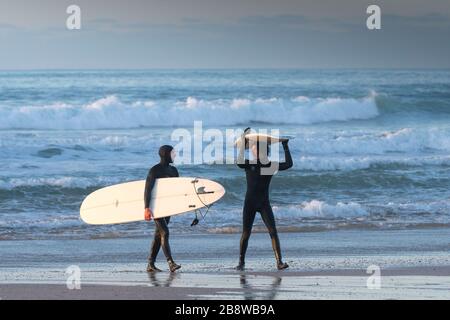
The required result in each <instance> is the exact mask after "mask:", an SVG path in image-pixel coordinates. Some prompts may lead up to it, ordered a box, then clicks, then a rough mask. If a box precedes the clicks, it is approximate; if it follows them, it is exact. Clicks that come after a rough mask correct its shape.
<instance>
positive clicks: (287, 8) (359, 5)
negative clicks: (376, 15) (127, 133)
mask: <svg viewBox="0 0 450 320" xmlns="http://www.w3.org/2000/svg"><path fill="white" fill-rule="evenodd" d="M72 4H76V5H78V6H79V7H80V8H81V23H82V27H81V30H68V29H67V28H66V19H67V18H68V16H69V15H68V14H67V13H66V9H67V7H68V6H69V5H72ZM371 4H376V5H378V6H380V8H381V14H382V16H381V26H382V28H381V30H368V29H367V27H366V19H367V17H368V14H367V13H366V9H367V7H368V6H369V5H371ZM449 39H450V1H449V0H429V1H426V2H425V1H423V0H420V1H419V0H389V1H379V0H339V1H336V0H304V1H302V0H276V1H275V0H270V1H269V0H121V1H119V0H69V1H66V0H40V1H35V0H8V1H7V0H0V69H153V68H450V58H449V57H450V41H449Z"/></svg>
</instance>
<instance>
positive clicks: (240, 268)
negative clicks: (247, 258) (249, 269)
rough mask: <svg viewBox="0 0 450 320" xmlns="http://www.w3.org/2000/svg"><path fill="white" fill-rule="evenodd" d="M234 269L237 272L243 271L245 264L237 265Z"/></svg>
mask: <svg viewBox="0 0 450 320" xmlns="http://www.w3.org/2000/svg"><path fill="white" fill-rule="evenodd" d="M235 269H236V270H237V271H244V270H245V263H239V264H238V265H237V267H236V268H235Z"/></svg>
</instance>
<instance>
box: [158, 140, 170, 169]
mask: <svg viewBox="0 0 450 320" xmlns="http://www.w3.org/2000/svg"><path fill="white" fill-rule="evenodd" d="M172 150H173V147H172V146H169V145H164V146H162V147H161V148H159V156H160V158H161V164H164V165H169V163H172V162H173V160H172V157H171V155H170V153H171V152H172Z"/></svg>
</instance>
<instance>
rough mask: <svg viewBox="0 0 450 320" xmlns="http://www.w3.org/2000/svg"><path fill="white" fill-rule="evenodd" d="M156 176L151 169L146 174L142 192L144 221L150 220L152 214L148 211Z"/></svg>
mask: <svg viewBox="0 0 450 320" xmlns="http://www.w3.org/2000/svg"><path fill="white" fill-rule="evenodd" d="M155 182H156V176H155V172H154V170H153V168H152V169H151V170H150V171H149V172H148V175H147V179H146V180H145V189H144V190H145V191H144V207H145V213H144V216H145V220H147V221H148V220H151V218H152V215H153V214H152V212H151V210H150V200H151V197H152V191H153V187H154V186H155Z"/></svg>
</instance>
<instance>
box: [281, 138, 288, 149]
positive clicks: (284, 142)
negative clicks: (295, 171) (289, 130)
mask: <svg viewBox="0 0 450 320" xmlns="http://www.w3.org/2000/svg"><path fill="white" fill-rule="evenodd" d="M288 143H289V139H286V140H283V141H281V144H282V145H283V147H287V145H288Z"/></svg>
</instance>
